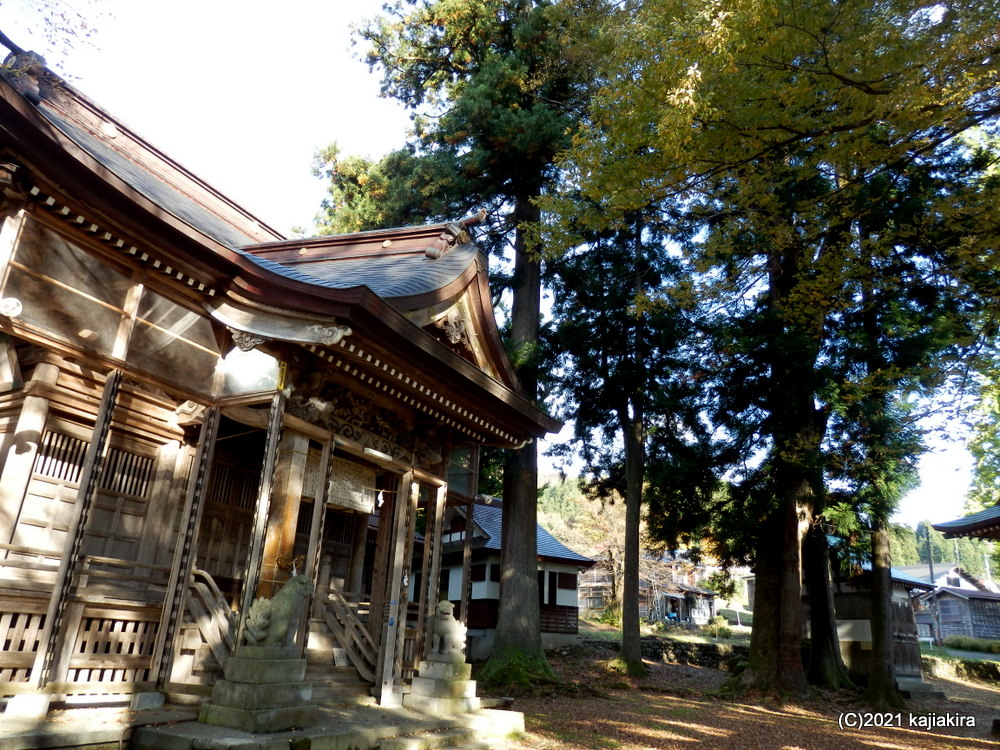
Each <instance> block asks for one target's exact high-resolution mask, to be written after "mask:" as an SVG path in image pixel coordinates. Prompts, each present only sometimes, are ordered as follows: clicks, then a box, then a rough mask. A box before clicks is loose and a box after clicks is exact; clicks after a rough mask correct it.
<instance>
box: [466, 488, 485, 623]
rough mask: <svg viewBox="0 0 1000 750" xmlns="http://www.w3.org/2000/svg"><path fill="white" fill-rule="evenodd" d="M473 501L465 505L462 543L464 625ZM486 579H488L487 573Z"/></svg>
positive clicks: (470, 571) (467, 604) (470, 552)
mask: <svg viewBox="0 0 1000 750" xmlns="http://www.w3.org/2000/svg"><path fill="white" fill-rule="evenodd" d="M475 508H476V504H475V503H471V502H470V503H469V504H468V505H467V506H465V537H464V538H463V540H462V541H463V544H462V604H461V615H462V617H461V618H460V619H461V620H462V622H463V623H465V624H466V625H468V624H469V600H470V599H471V597H472V582H471V581H470V578H471V577H472V532H473V521H474V518H475ZM486 580H489V575H488V574H487V576H486Z"/></svg>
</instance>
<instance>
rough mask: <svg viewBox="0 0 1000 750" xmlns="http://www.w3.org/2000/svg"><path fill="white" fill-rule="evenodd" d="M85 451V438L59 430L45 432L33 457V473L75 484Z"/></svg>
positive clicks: (81, 469) (81, 468)
mask: <svg viewBox="0 0 1000 750" xmlns="http://www.w3.org/2000/svg"><path fill="white" fill-rule="evenodd" d="M86 452H87V442H86V441H85V440H80V439H79V438H75V437H71V436H69V435H64V434H63V433H61V432H51V431H50V432H47V433H46V434H45V439H44V440H43V441H42V445H41V446H40V447H39V449H38V455H37V456H36V457H35V474H38V475H40V476H43V477H49V478H50V479H58V480H61V481H64V482H71V483H73V484H76V483H77V482H79V481H80V474H81V472H82V471H83V457H84V454H85V453H86Z"/></svg>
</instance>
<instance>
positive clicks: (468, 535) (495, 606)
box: [439, 498, 594, 661]
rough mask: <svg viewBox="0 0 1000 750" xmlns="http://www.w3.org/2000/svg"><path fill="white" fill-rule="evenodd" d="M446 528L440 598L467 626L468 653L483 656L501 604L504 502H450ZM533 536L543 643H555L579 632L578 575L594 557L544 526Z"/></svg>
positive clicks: (491, 639) (490, 647) (487, 652)
mask: <svg viewBox="0 0 1000 750" xmlns="http://www.w3.org/2000/svg"><path fill="white" fill-rule="evenodd" d="M470 516H471V524H470V523H469V522H468V520H469V518H470ZM444 528H445V531H444V535H443V536H442V538H441V541H442V551H443V554H442V563H441V578H440V581H439V591H440V594H441V596H440V598H442V599H448V600H449V601H451V602H453V603H454V604H455V616H456V617H458V618H459V619H461V620H463V621H464V622H465V624H466V627H467V628H468V654H469V658H470V659H472V660H474V661H481V660H485V659H486V658H488V657H489V655H490V653H491V652H492V650H493V642H494V639H495V638H496V625H497V615H498V613H499V609H500V541H501V538H502V535H503V503H502V501H501V500H499V499H496V498H485V499H483V500H482V501H481V502H476V503H474V504H469V505H465V506H462V505H459V506H454V507H451V508H449V509H448V511H447V513H446V516H445V526H444ZM536 541H537V544H538V596H539V605H540V610H541V629H542V645H543V646H544V647H545V648H553V647H556V646H559V645H562V644H564V643H567V642H572V641H573V640H575V639H576V637H577V634H578V633H579V601H578V594H577V591H578V579H579V576H580V573H581V572H582V571H586V570H588V569H590V568H591V567H592V566H593V565H594V561H593V560H591V559H590V558H588V557H584V556H583V555H580V554H577V553H576V552H573V551H572V550H571V549H569V548H568V547H566V546H565V545H563V544H562V543H561V542H559V541H558V540H557V539H556V538H555V537H554V536H552V534H550V533H549V532H548V531H547V530H545V529H544V528H542V526H537V527H536ZM466 550H468V552H466ZM466 571H467V572H466Z"/></svg>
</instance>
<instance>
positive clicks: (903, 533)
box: [889, 524, 920, 567]
mask: <svg viewBox="0 0 1000 750" xmlns="http://www.w3.org/2000/svg"><path fill="white" fill-rule="evenodd" d="M889 549H890V550H891V553H892V564H893V565H894V566H896V567H902V566H905V565H916V564H917V563H919V562H920V552H919V551H918V550H917V535H916V533H914V531H913V529H911V528H910V527H909V526H901V525H900V524H891V525H890V526H889Z"/></svg>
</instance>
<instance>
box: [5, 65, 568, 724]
mask: <svg viewBox="0 0 1000 750" xmlns="http://www.w3.org/2000/svg"><path fill="white" fill-rule="evenodd" d="M0 189H2V203H0V284H2V288H0V440H2V445H0V643H2V644H3V649H2V652H0V701H2V702H3V703H4V704H5V705H6V707H7V710H8V711H9V710H10V709H11V706H12V705H13V706H14V707H15V708H16V709H17V710H22V709H28V710H29V711H31V710H34V711H36V712H38V713H44V712H45V711H46V710H48V707H49V705H50V703H52V702H55V703H60V704H82V705H90V704H94V703H107V702H109V701H114V700H115V699H119V698H122V699H127V698H128V696H130V695H131V694H134V693H143V692H160V693H167V694H169V695H171V696H176V697H179V698H182V697H183V696H189V697H196V696H198V695H204V694H205V692H206V687H207V686H209V685H211V684H212V682H213V681H214V680H215V679H216V678H217V677H218V675H219V674H220V673H221V665H222V664H224V663H225V661H226V659H227V656H228V654H229V653H230V650H231V648H232V646H233V643H234V642H237V639H238V635H239V630H240V627H241V623H240V613H245V612H246V611H247V609H248V606H249V604H250V603H251V602H252V600H253V599H254V598H255V597H257V596H262V595H263V596H269V595H271V594H273V593H274V592H275V591H276V590H277V589H278V588H279V587H280V586H281V584H282V583H283V582H284V581H286V580H287V579H288V578H289V577H290V576H291V575H292V574H293V571H294V572H296V573H299V574H304V575H306V576H308V577H310V578H311V579H312V581H314V582H315V584H316V591H315V594H314V595H313V601H312V602H311V604H310V607H311V614H312V615H313V616H314V617H315V618H318V620H319V621H320V622H321V623H326V625H327V627H328V628H329V633H328V634H332V635H333V636H334V637H335V638H336V642H337V643H338V644H339V646H340V648H341V649H342V650H344V651H345V652H346V653H347V654H348V656H349V657H350V659H351V662H352V663H353V664H354V665H355V666H356V667H357V669H358V672H359V673H360V674H361V675H362V676H363V678H364V679H365V680H366V681H368V682H369V683H371V685H372V687H373V692H374V693H375V695H377V696H378V697H379V699H380V701H381V702H382V703H383V704H386V705H396V704H398V702H399V696H400V693H401V691H402V690H403V687H404V683H405V680H406V679H407V676H408V675H409V674H410V670H412V668H413V666H414V664H415V662H416V661H417V660H418V659H419V658H420V655H421V654H422V649H423V645H422V644H423V640H424V635H423V634H424V625H425V622H427V621H428V616H429V613H430V612H431V610H432V607H433V604H434V603H435V602H436V601H437V599H438V596H439V592H438V590H437V582H438V580H439V571H440V550H441V543H440V540H441V536H442V519H443V517H444V510H445V507H446V505H447V504H448V503H449V502H453V503H454V502H468V501H469V500H471V498H472V497H473V496H474V494H475V491H476V482H477V468H478V455H479V449H480V448H481V447H482V446H485V445H494V446H506V447H515V446H520V445H523V444H524V443H525V442H526V441H530V440H533V439H535V438H538V437H540V436H542V435H544V434H545V433H547V432H551V431H553V430H555V429H557V428H558V426H559V425H558V423H557V422H556V421H555V420H553V419H551V418H550V417H548V416H546V415H545V414H543V413H541V412H540V411H538V410H537V409H536V408H535V407H534V406H533V405H532V404H531V403H530V402H529V401H528V400H526V399H525V397H524V395H523V392H522V390H521V388H520V386H519V384H518V382H517V380H516V378H515V376H514V372H513V370H512V368H511V365H510V362H509V361H508V359H507V357H506V354H505V352H504V350H503V348H502V346H501V342H500V339H499V335H498V332H497V328H496V322H495V319H494V316H493V311H492V308H491V306H490V295H489V290H488V288H487V276H486V260H485V258H484V256H483V255H482V254H481V253H480V252H479V250H478V249H477V248H476V246H475V245H473V244H472V241H471V238H470V234H469V226H470V225H471V224H472V223H474V222H473V221H472V220H467V221H463V222H458V223H454V224H437V225H433V226H421V227H414V228H407V229H394V230H387V231H376V232H366V233H360V234H355V235H350V236H334V237H320V238H312V239H306V240H302V239H296V240H288V239H285V238H283V237H282V236H280V235H279V234H278V233H277V232H275V231H273V230H272V229H270V228H268V227H267V226H265V225H264V224H262V223H261V222H260V221H258V220H257V219H255V218H254V217H253V216H251V215H249V214H248V213H247V212H246V211H244V210H243V209H241V208H240V207H239V206H237V205H235V204H234V203H232V202H231V201H229V200H228V199H227V198H225V197H224V196H222V195H220V194H219V193H218V192H216V191H214V190H213V189H212V188H211V187H209V186H208V185H206V184H205V183H203V182H202V181H200V180H199V179H198V178H197V177H195V176H194V175H192V174H191V173H189V172H187V171H185V170H184V169H183V168H182V167H181V166H179V165H178V164H177V163H175V162H173V161H171V160H170V159H169V158H168V157H167V156H165V155H164V154H162V153H161V152H159V151H157V150H156V149H155V148H153V147H152V146H151V145H150V144H148V143H146V142H145V141H143V140H142V139H141V138H140V137H139V136H137V135H136V134H135V133H133V132H132V131H130V130H129V129H128V128H127V127H125V126H124V125H123V124H122V123H121V122H119V121H117V120H115V119H114V118H113V117H111V116H110V115H109V114H107V113H106V112H105V111H103V110H102V109H101V108H100V107H98V106H97V105H96V104H94V103H93V102H91V101H89V100H88V99H86V98H85V97H83V96H82V95H81V94H79V93H78V92H77V91H75V90H74V89H73V88H72V87H71V86H69V85H67V84H66V82H65V81H63V80H62V79H60V78H59V77H57V76H55V75H54V74H53V73H51V72H50V71H48V70H47V69H46V68H45V67H44V65H43V64H42V63H41V62H40V59H39V58H37V57H35V56H33V55H32V54H31V53H24V54H20V53H19V54H14V55H11V56H10V57H9V58H8V60H7V63H6V65H5V69H4V70H3V71H0ZM375 517H377V523H376V522H375V521H374V520H373V519H374V518H375ZM418 538H419V539H420V540H422V542H423V543H422V544H419V545H416V549H415V544H414V540H415V539H418ZM411 580H412V581H420V582H424V583H423V584H422V585H420V586H418V587H414V586H411ZM413 588H416V589H417V590H416V591H414V592H413V593H412V594H410V590H411V589H413ZM366 610H367V613H368V616H367V617H365V616H364V614H365V611H366ZM299 638H300V641H303V640H304V635H303V634H302V633H300V636H299ZM300 645H302V646H303V648H304V647H305V643H304V642H303V643H301V644H300Z"/></svg>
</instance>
